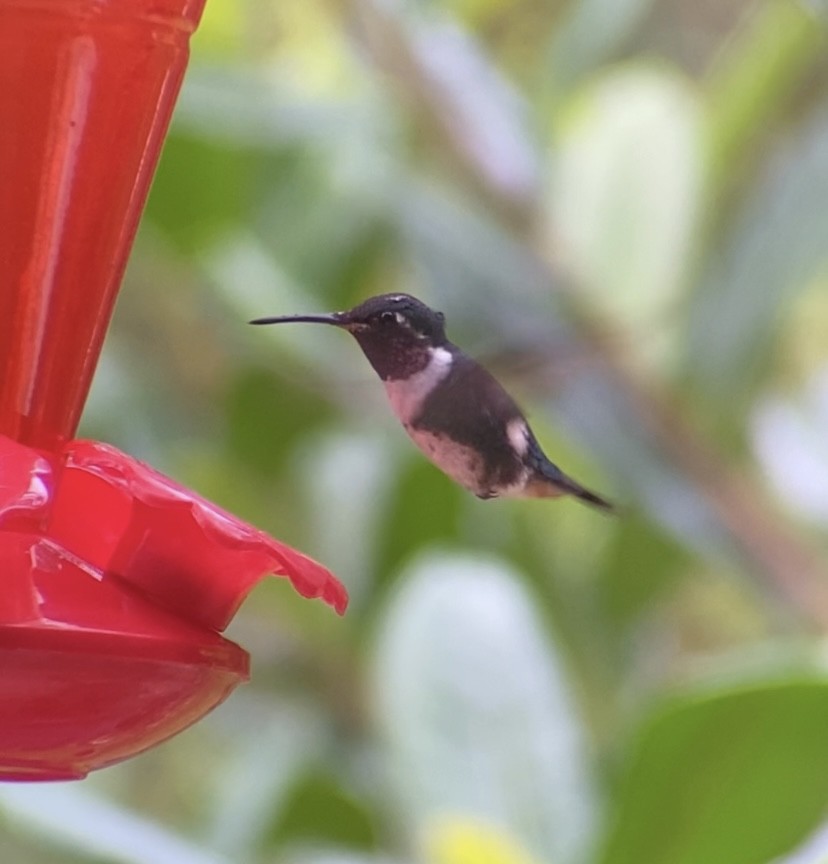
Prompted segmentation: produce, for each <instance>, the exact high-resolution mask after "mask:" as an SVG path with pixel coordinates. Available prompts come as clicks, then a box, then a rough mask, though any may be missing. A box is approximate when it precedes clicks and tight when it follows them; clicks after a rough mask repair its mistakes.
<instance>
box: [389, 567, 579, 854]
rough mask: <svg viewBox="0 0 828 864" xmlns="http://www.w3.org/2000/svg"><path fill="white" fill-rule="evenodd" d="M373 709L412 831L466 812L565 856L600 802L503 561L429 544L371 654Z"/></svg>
mask: <svg viewBox="0 0 828 864" xmlns="http://www.w3.org/2000/svg"><path fill="white" fill-rule="evenodd" d="M374 681H375V692H376V705H377V716H378V720H379V723H380V725H381V727H382V730H383V732H384V735H385V740H386V742H387V745H386V746H387V759H388V766H389V769H390V772H391V773H390V781H391V784H392V787H393V791H394V792H395V794H396V795H397V796H399V798H400V799H401V803H402V805H403V806H402V812H403V813H404V814H405V817H406V822H407V828H408V830H409V831H410V832H411V833H412V834H414V835H417V836H422V835H421V833H420V832H421V831H422V830H423V829H424V828H426V827H427V826H428V825H429V824H433V822H434V820H439V819H441V818H444V817H446V816H450V815H451V814H465V815H466V816H468V817H475V818H478V819H480V820H482V821H484V822H486V823H488V824H491V825H494V826H500V827H501V828H502V829H503V830H505V831H507V832H509V833H510V834H511V835H512V836H513V837H514V838H515V840H516V841H517V842H519V843H521V844H522V845H523V846H524V847H525V848H526V849H527V850H528V851H530V852H531V853H532V854H534V855H536V856H537V857H538V858H539V859H540V860H543V861H550V860H552V861H556V862H558V861H560V862H564V861H569V860H571V859H572V858H573V857H574V856H576V855H577V853H578V852H579V851H581V850H582V848H583V845H584V843H585V842H586V841H587V840H588V839H589V836H590V833H591V828H592V825H593V808H594V800H593V794H592V789H591V786H590V782H589V778H588V770H587V767H586V764H585V763H586V757H585V754H584V750H583V741H582V738H581V731H580V728H579V724H578V718H577V715H576V711H575V707H574V704H573V698H572V695H571V693H570V690H569V686H568V683H567V680H566V676H565V673H564V670H563V668H562V665H561V661H560V660H559V658H558V656H557V654H556V652H555V648H554V646H553V645H552V644H551V643H550V642H549V641H548V640H547V639H546V638H545V635H544V633H543V632H542V630H541V625H540V622H539V620H538V616H537V613H536V611H535V609H534V608H533V606H532V600H531V599H530V597H529V596H528V595H527V593H526V591H525V589H524V588H523V586H522V585H521V583H520V581H519V580H518V578H517V575H516V574H515V573H514V572H513V571H512V570H510V569H509V568H508V567H506V566H504V565H503V564H500V563H498V562H496V561H493V560H491V559H488V558H483V557H471V556H465V557H459V556H443V555H437V554H431V555H428V556H426V557H423V558H420V559H419V560H418V561H416V562H415V564H414V565H413V566H412V567H411V568H410V569H409V570H408V571H407V572H406V573H405V575H404V577H403V579H402V585H401V587H400V589H399V590H398V592H397V593H396V595H395V596H394V597H393V598H392V600H391V602H390V605H389V607H388V609H387V611H386V614H385V616H384V620H383V623H382V627H381V632H380V634H379V639H378V641H377V646H376V653H375V669H374Z"/></svg>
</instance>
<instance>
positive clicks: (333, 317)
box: [248, 312, 348, 327]
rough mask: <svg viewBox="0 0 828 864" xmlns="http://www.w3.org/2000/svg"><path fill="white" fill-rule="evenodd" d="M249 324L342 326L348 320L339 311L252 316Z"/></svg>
mask: <svg viewBox="0 0 828 864" xmlns="http://www.w3.org/2000/svg"><path fill="white" fill-rule="evenodd" d="M248 323H250V324H301V323H308V324H333V325H334V327H344V326H345V325H346V324H347V323H348V322H347V320H346V319H345V316H344V315H343V314H342V313H341V312H333V313H331V314H329V315H280V316H277V317H275V318H254V319H253V320H252V321H250V322H248Z"/></svg>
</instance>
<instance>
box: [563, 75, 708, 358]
mask: <svg viewBox="0 0 828 864" xmlns="http://www.w3.org/2000/svg"><path fill="white" fill-rule="evenodd" d="M701 145H702V136H701V116H700V111H699V105H698V100H697V98H696V95H695V93H694V92H693V91H692V89H691V88H690V86H689V84H688V82H686V81H684V80H683V79H682V78H681V77H679V76H678V75H676V74H674V73H672V72H668V71H666V70H665V69H660V68H657V67H646V66H632V67H627V68H623V69H616V70H613V71H612V72H610V73H609V74H607V75H605V76H604V77H603V78H601V79H600V80H599V81H598V82H596V83H594V84H592V85H590V86H589V87H588V88H587V89H586V90H585V91H584V92H583V93H582V94H581V95H580V96H579V97H576V99H575V100H574V104H573V105H572V107H571V109H570V111H569V113H568V115H567V117H566V118H565V120H564V122H563V124H562V127H561V130H560V138H559V145H558V152H557V157H556V166H555V170H554V182H553V188H552V190H551V192H550V196H549V211H550V217H551V225H550V230H551V234H552V238H553V242H554V241H556V242H557V244H558V248H559V253H560V255H561V258H562V259H563V261H564V262H565V264H566V266H567V269H568V270H569V272H570V273H571V274H572V275H573V276H574V277H575V278H576V280H577V283H578V286H579V288H580V289H582V290H584V291H586V292H588V293H589V294H590V295H591V297H592V298H593V300H594V302H595V306H596V307H597V308H600V309H601V310H602V314H605V315H607V316H609V318H610V320H612V321H613V322H614V324H615V325H616V326H618V325H621V326H624V325H626V326H627V328H629V329H634V330H636V331H638V332H639V333H640V334H641V335H645V336H646V338H638V339H636V340H635V342H634V343H633V344H634V346H635V350H636V351H637V352H638V353H639V354H640V353H641V352H642V351H646V352H647V353H652V352H654V351H657V355H656V356H657V359H658V360H659V361H662V359H663V355H664V352H665V350H666V348H667V347H668V346H672V345H673V344H674V340H672V339H670V338H669V337H670V333H669V330H668V328H667V327H666V326H664V322H665V321H670V320H673V316H672V314H671V313H672V310H673V309H674V308H675V307H676V304H677V302H678V300H679V297H680V294H681V291H682V289H683V287H684V277H685V273H686V269H687V264H688V261H689V253H690V250H691V244H692V241H693V237H694V231H695V225H696V218H697V214H698V210H699V203H700V196H701V189H702V146H701ZM655 322H659V326H658V327H657V328H653V332H650V330H649V326H650V325H652V324H653V323H655ZM642 331H643V332H642ZM656 333H657V334H658V339H656V338H655V334H656ZM659 365H661V363H660V364H659Z"/></svg>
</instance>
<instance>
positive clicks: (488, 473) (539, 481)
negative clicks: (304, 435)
mask: <svg viewBox="0 0 828 864" xmlns="http://www.w3.org/2000/svg"><path fill="white" fill-rule="evenodd" d="M300 322H306V323H312V324H329V325H332V326H334V327H339V328H340V329H342V330H347V331H348V332H349V333H350V334H351V335H352V336H353V337H354V338H355V339H356V340H357V342H358V343H359V347H360V348H362V351H363V353H364V354H365V356H366V358H367V359H368V362H369V363H370V364H371V366H372V367H373V368H374V371H375V372H376V373H377V375H379V377H380V379H381V380H382V382H383V384H384V385H385V392H386V394H387V396H388V400H389V402H390V403H391V408H392V410H393V411H394V414H396V416H397V418H398V419H399V421H400V422H401V423H402V425H403V428H404V429H405V431H406V432H407V433H408V435H409V436H410V438H411V439H412V441H413V442H414V443H415V444H416V445H417V447H419V448H420V450H422V452H423V453H424V454H425V455H426V456H427V457H428V458H429V459H430V460H431V461H432V462H433V463H434V464H435V465H436V466H437V467H438V468H440V469H441V470H442V471H443V472H444V473H445V474H447V475H448V476H449V477H450V478H451V479H452V480H454V481H455V482H457V483H459V484H460V485H461V486H463V487H465V488H466V489H468V490H469V491H470V492H472V493H474V494H475V495H476V496H477V497H478V498H483V499H487V498H498V497H503V498H558V497H560V496H563V495H572V496H574V497H575V498H578V499H579V500H581V501H584V502H586V503H587V504H591V505H593V506H594V507H598V508H600V509H601V510H605V511H611V510H613V509H614V508H613V505H612V504H611V503H610V502H609V501H607V500H606V499H605V498H603V497H602V496H600V495H598V494H596V493H595V492H592V491H590V490H589V489H587V488H585V487H584V486H582V485H581V484H580V483H578V482H577V481H575V480H573V479H572V478H571V477H569V476H568V475H567V474H565V473H564V472H563V471H562V470H561V469H560V468H558V466H557V465H555V464H554V463H553V462H551V461H550V460H549V459H548V458H547V456H546V455H545V454H544V452H543V450H542V449H541V446H540V444H538V441H537V439H536V438H535V435H534V433H533V432H532V429H531V428H530V426H529V424H528V422H527V421H526V417H525V416H524V414H523V412H522V411H521V410H520V408H519V407H518V406H517V403H516V402H515V401H514V399H512V397H511V396H510V395H509V394H508V393H507V392H506V390H505V389H504V388H503V387H502V386H501V384H500V383H499V382H498V381H497V379H495V377H494V376H493V375H492V374H491V373H490V372H489V371H488V370H487V369H485V368H484V367H483V366H482V365H481V364H480V363H478V362H476V361H475V360H473V359H472V358H471V357H470V356H469V355H468V354H466V353H465V352H464V351H462V350H461V349H460V348H458V347H457V346H456V345H454V344H453V343H452V342H450V341H449V339H448V337H447V336H446V327H445V323H446V319H445V316H444V315H443V313H442V312H437V311H435V310H434V309H431V308H430V307H429V306H426V304H425V303H422V302H421V301H420V300H418V299H417V298H416V297H412V296H411V295H410V294H380V295H378V296H376V297H371V298H370V299H368V300H366V301H365V302H364V303H360V304H359V305H358V306H355V307H354V308H353V309H350V310H348V311H346V312H333V313H330V314H324V315H286V316H278V317H273V318H256V319H255V320H253V321H251V322H250V323H251V324H284V323H300Z"/></svg>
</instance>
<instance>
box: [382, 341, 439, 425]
mask: <svg viewBox="0 0 828 864" xmlns="http://www.w3.org/2000/svg"><path fill="white" fill-rule="evenodd" d="M430 350H431V359H430V360H429V361H428V365H427V366H426V367H425V369H422V370H420V371H419V372H417V373H415V374H414V375H412V376H411V377H409V378H401V379H399V380H397V381H385V382H384V384H385V392H386V393H387V394H388V401H389V402H390V403H391V408H392V409H393V410H394V413H395V414H396V415H397V417H399V419H400V422H401V423H403V424H407V423H410V422H411V421H412V420H413V419H414V418H415V417H416V416H417V414H418V413H419V411H420V406H421V405H422V404H423V400H424V399H425V398H426V396H428V394H429V393H431V391H432V390H433V389H434V388H435V387H436V386H437V385H438V384H439V383H440V382H441V381H442V380H443V378H445V377H446V375H448V373H449V370H450V369H451V361H452V357H451V352H450V351H447V350H446V349H445V348H432V349H430Z"/></svg>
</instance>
